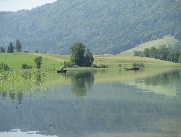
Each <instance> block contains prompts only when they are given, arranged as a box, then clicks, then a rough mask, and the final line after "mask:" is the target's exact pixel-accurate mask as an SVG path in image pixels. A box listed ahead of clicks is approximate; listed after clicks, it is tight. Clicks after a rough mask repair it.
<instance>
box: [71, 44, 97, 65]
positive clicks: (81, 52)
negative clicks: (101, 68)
mask: <svg viewBox="0 0 181 137" xmlns="http://www.w3.org/2000/svg"><path fill="white" fill-rule="evenodd" d="M70 51H71V57H70V60H71V62H72V63H73V64H75V65H78V66H80V67H83V66H84V67H90V66H91V65H92V63H93V61H94V58H93V56H92V53H91V52H90V50H89V49H87V50H85V45H84V44H82V43H80V42H76V43H74V44H73V45H72V46H71V48H70Z"/></svg>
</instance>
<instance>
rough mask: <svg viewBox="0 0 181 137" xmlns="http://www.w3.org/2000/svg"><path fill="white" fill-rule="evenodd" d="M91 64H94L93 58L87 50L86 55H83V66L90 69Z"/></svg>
mask: <svg viewBox="0 0 181 137" xmlns="http://www.w3.org/2000/svg"><path fill="white" fill-rule="evenodd" d="M93 62H94V57H93V55H92V53H91V52H90V49H87V50H86V53H85V62H84V66H85V67H90V66H91V65H92V63H93Z"/></svg>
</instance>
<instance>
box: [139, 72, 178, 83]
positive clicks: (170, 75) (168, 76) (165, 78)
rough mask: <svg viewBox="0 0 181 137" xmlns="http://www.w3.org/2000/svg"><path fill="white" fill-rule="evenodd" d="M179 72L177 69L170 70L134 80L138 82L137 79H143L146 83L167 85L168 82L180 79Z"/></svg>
mask: <svg viewBox="0 0 181 137" xmlns="http://www.w3.org/2000/svg"><path fill="white" fill-rule="evenodd" d="M180 76H181V74H180V72H179V71H178V70H173V71H170V72H166V73H162V74H159V75H155V76H152V77H147V78H144V79H137V80H136V81H137V82H138V83H139V81H140V80H141V81H142V80H143V81H144V83H145V84H146V85H153V86H157V85H163V86H164V85H167V84H169V83H173V82H178V81H180V80H181V77H180Z"/></svg>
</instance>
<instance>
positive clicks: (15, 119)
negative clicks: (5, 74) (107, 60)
mask: <svg viewBox="0 0 181 137" xmlns="http://www.w3.org/2000/svg"><path fill="white" fill-rule="evenodd" d="M54 75H56V78H55V79H54V80H53V79H52V80H51V81H48V82H47V87H45V86H43V88H37V89H33V88H28V89H27V90H26V89H23V90H16V89H15V91H14V94H13V96H12V93H11V92H8V91H6V92H5V91H2V90H1V89H0V96H1V98H0V137H181V69H180V68H144V69H141V70H139V71H125V70H124V69H100V70H99V69H97V70H68V71H67V74H66V75H65V74H56V73H55V74H54ZM47 79H48V78H47ZM44 82H45V83H46V80H44ZM1 83H2V82H1ZM39 86H41V84H39ZM3 90H4V88H3Z"/></svg>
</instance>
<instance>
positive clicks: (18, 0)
mask: <svg viewBox="0 0 181 137" xmlns="http://www.w3.org/2000/svg"><path fill="white" fill-rule="evenodd" d="M55 1H56V0H0V11H18V10H22V9H29V10H30V9H32V8H33V7H34V8H35V7H37V6H41V5H44V4H46V3H53V2H55Z"/></svg>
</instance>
